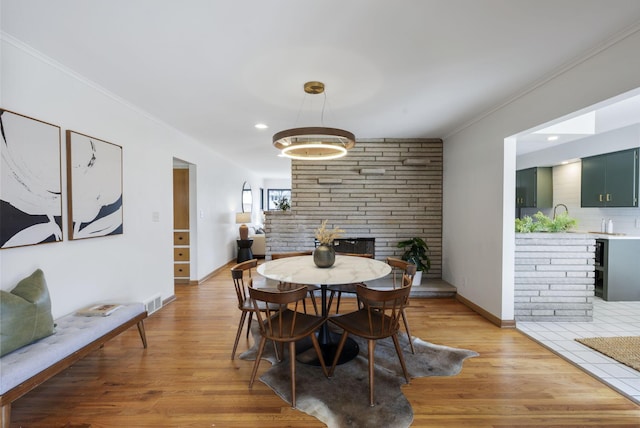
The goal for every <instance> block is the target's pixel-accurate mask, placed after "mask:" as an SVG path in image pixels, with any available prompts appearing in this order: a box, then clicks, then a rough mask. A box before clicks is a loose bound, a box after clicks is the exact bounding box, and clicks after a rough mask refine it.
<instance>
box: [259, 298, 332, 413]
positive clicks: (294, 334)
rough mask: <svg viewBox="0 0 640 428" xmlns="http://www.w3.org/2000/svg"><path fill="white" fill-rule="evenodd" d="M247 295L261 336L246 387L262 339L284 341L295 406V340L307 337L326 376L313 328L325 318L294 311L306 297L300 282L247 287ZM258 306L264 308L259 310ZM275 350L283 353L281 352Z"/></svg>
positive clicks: (264, 340)
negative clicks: (275, 286)
mask: <svg viewBox="0 0 640 428" xmlns="http://www.w3.org/2000/svg"><path fill="white" fill-rule="evenodd" d="M249 295H250V297H251V300H252V301H253V304H254V308H255V312H256V313H257V317H258V321H259V322H260V324H259V325H260V335H261V336H262V337H261V338H260V345H259V346H258V354H257V356H256V361H255V363H254V364H253V371H252V372H251V380H249V388H252V387H253V382H254V381H255V378H256V373H257V372H258V366H259V365H260V360H261V358H262V353H263V351H264V346H265V343H266V341H267V340H273V341H274V343H278V344H279V345H280V346H282V347H283V345H284V344H285V343H288V344H289V360H290V363H289V364H290V365H291V368H290V373H291V406H292V407H296V341H298V340H301V339H304V338H306V337H309V338H311V343H313V347H314V349H315V350H316V353H317V354H318V360H319V361H320V365H321V366H322V371H323V372H324V375H325V376H327V377H328V376H329V374H328V373H327V366H326V365H325V362H324V358H323V356H322V351H321V350H320V344H319V343H318V338H317V337H316V334H315V332H316V330H318V329H319V328H320V326H321V325H322V324H323V323H324V322H325V318H323V317H319V316H316V315H309V314H305V313H302V312H298V304H299V303H300V302H301V301H303V300H304V299H305V298H306V297H307V288H306V287H304V286H301V287H300V288H297V289H294V290H289V291H271V290H265V289H258V288H253V287H250V288H249ZM261 305H262V306H261ZM262 307H264V308H267V309H266V310H265V311H262V309H261V308H262ZM279 354H280V355H284V352H280V353H279ZM279 360H280V359H279Z"/></svg>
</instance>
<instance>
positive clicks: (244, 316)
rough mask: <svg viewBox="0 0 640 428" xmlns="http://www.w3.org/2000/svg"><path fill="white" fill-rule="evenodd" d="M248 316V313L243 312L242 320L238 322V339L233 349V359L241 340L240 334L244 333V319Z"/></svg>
mask: <svg viewBox="0 0 640 428" xmlns="http://www.w3.org/2000/svg"><path fill="white" fill-rule="evenodd" d="M246 318H247V313H246V312H244V311H243V312H242V315H241V316H240V322H239V323H238V332H237V333H236V341H235V342H234V343H233V351H231V359H232V360H233V359H234V358H235V357H236V349H237V348H238V342H240V335H241V334H242V327H244V321H245V319H246Z"/></svg>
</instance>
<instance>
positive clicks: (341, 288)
mask: <svg viewBox="0 0 640 428" xmlns="http://www.w3.org/2000/svg"><path fill="white" fill-rule="evenodd" d="M336 255H338V256H351V257H366V258H369V259H372V258H373V254H360V253H336ZM360 284H362V285H365V284H364V283H360ZM357 285H358V283H353V284H336V285H330V286H328V287H327V290H328V291H329V302H328V303H327V313H329V312H330V311H331V304H332V303H333V298H334V297H335V298H336V314H337V313H339V312H340V298H341V297H342V293H349V294H356V286H357Z"/></svg>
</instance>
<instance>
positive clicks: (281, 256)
mask: <svg viewBox="0 0 640 428" xmlns="http://www.w3.org/2000/svg"><path fill="white" fill-rule="evenodd" d="M312 254H313V251H289V252H286V253H272V254H271V260H278V259H284V258H287V257H298V256H310V255H312ZM299 287H307V291H308V292H309V297H310V298H311V304H312V305H313V310H314V311H315V314H316V315H319V314H320V313H319V312H318V304H317V303H316V296H315V291H316V290H317V287H315V286H313V285H301V284H293V283H290V282H282V281H280V283H279V284H278V289H279V290H280V291H287V290H291V289H295V288H299ZM302 307H303V309H304V313H305V314H306V313H307V302H306V300H303V301H302Z"/></svg>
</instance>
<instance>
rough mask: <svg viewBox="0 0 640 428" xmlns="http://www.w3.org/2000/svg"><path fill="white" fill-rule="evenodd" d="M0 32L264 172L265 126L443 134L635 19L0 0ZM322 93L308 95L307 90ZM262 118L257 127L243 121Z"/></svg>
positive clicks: (595, 7)
mask: <svg viewBox="0 0 640 428" xmlns="http://www.w3.org/2000/svg"><path fill="white" fill-rule="evenodd" d="M1 8H2V9H1V13H2V16H1V18H2V24H1V25H2V31H3V32H4V33H5V34H6V35H8V36H10V37H13V38H16V39H18V40H20V41H21V42H23V43H26V44H27V45H29V46H31V47H32V48H34V49H36V50H38V51H40V52H42V53H43V54H45V55H47V56H49V57H51V58H53V59H55V60H56V61H57V62H59V63H61V64H62V65H64V66H66V67H68V68H69V69H71V70H73V71H75V72H76V73H78V74H80V75H82V76H85V77H86V78H87V79H89V80H91V81H93V82H94V83H96V84H98V85H100V86H102V87H104V88H105V89H106V90H108V91H110V92H112V93H113V94H116V95H117V96H119V97H121V98H123V99H125V100H126V101H127V102H129V103H131V104H133V105H135V106H137V107H138V108H140V109H142V110H144V111H146V112H148V113H150V114H151V115H153V116H155V117H156V118H158V119H160V120H161V121H163V122H165V123H167V124H169V125H171V126H173V127H174V128H177V129H179V130H181V131H182V132H183V133H185V134H188V135H190V136H192V137H193V138H195V139H197V140H199V141H202V142H204V143H206V144H209V145H211V146H212V147H214V149H215V150H216V151H218V152H219V153H221V154H222V155H224V156H227V157H229V158H230V159H235V160H236V161H238V160H240V159H243V160H242V162H243V163H244V164H245V165H246V166H247V167H249V168H251V169H253V170H255V171H256V172H258V173H260V174H262V175H263V176H264V177H268V178H277V177H288V176H289V162H288V160H286V159H282V158H279V157H278V156H276V155H277V151H276V149H275V148H273V147H272V145H271V136H272V134H273V133H275V132H277V131H280V130H282V129H285V128H291V127H294V126H317V125H320V124H321V123H320V109H321V105H322V100H321V98H317V97H318V96H310V95H307V96H305V94H304V92H303V90H302V85H303V83H304V82H305V81H308V80H320V81H323V82H324V83H325V84H326V88H327V90H326V93H327V106H326V112H325V115H324V123H323V124H324V125H325V126H331V127H339V128H345V129H348V130H350V131H352V132H354V133H355V134H356V137H357V138H381V137H402V138H405V137H406V138H409V137H441V138H442V137H446V136H447V135H450V134H451V133H453V132H455V131H456V130H459V129H461V128H462V127H464V126H466V125H467V124H469V123H471V122H472V121H473V120H475V119H476V118H478V117H481V116H482V114H483V113H485V112H487V111H489V110H491V109H492V108H495V107H496V106H498V105H500V104H503V103H504V102H506V101H508V100H509V99H512V98H513V97H514V96H515V95H517V94H520V93H522V92H524V91H525V90H527V89H528V88H530V87H532V85H534V84H535V83H536V82H538V81H540V80H541V79H543V78H545V77H546V76H548V75H550V74H552V73H553V72H554V71H555V70H558V69H559V68H560V67H562V66H563V65H566V64H568V63H571V62H573V61H575V60H577V59H578V58H580V57H582V56H584V55H586V54H587V53H589V52H590V51H591V50H592V49H594V48H595V47H597V46H598V45H599V44H600V43H602V42H605V41H606V40H607V39H610V38H611V37H615V35H616V34H619V33H620V32H621V31H623V30H625V29H627V28H629V27H630V26H633V25H637V23H638V22H640V1H638V0H402V1H392V0H348V1H347V0H317V1H315V2H311V1H307V0H225V1H222V0H181V1H175V0H172V1H169V0H109V1H101V2H98V1H86V0H56V1H51V0H2V1H1ZM320 97H322V96H320ZM258 122H263V123H266V124H267V125H268V126H269V129H267V130H257V129H255V128H254V124H256V123H258Z"/></svg>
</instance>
